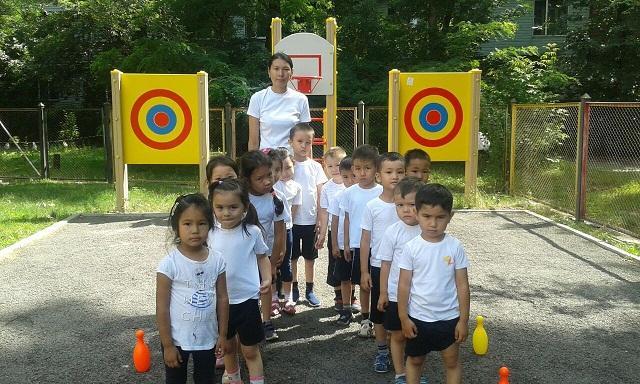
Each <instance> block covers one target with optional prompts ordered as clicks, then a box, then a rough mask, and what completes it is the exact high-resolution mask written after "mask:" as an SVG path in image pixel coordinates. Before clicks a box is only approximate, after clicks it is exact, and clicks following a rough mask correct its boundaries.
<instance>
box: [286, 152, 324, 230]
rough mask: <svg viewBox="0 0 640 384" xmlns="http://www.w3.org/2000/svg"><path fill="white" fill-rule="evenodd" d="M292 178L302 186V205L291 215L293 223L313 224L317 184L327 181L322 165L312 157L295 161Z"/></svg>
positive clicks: (315, 213) (316, 213)
mask: <svg viewBox="0 0 640 384" xmlns="http://www.w3.org/2000/svg"><path fill="white" fill-rule="evenodd" d="M293 167H294V173H293V179H294V180H295V181H296V182H298V184H300V187H302V205H301V206H300V208H299V209H298V211H297V212H296V214H295V216H294V217H293V224H296V225H314V224H315V223H316V217H317V215H318V212H316V210H317V207H318V185H322V184H324V183H325V182H326V181H327V175H325V174H324V170H323V169H322V165H320V163H318V162H317V161H315V160H313V159H309V158H308V159H307V160H305V161H296V162H295V164H294V166H293Z"/></svg>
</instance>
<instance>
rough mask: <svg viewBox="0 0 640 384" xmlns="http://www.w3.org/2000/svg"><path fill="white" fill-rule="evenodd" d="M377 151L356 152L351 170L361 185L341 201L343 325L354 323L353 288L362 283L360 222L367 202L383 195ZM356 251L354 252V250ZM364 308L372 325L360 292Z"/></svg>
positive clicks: (338, 272) (339, 267)
mask: <svg viewBox="0 0 640 384" xmlns="http://www.w3.org/2000/svg"><path fill="white" fill-rule="evenodd" d="M377 159H378V149H377V148H376V147H374V146H371V145H367V144H365V145H361V146H359V147H358V148H356V149H355V151H353V156H352V162H353V165H352V167H351V168H352V169H353V173H354V174H355V176H356V179H357V180H358V183H357V184H355V185H352V186H351V187H349V188H347V189H346V190H345V191H344V192H343V195H342V199H341V201H340V209H343V210H344V252H343V257H342V258H340V259H338V260H336V268H335V272H334V273H335V275H336V277H337V278H339V279H340V286H341V289H342V301H343V303H344V309H343V310H342V312H340V316H339V317H338V320H337V321H336V322H337V323H338V324H340V325H348V324H349V323H351V321H352V320H353V314H352V313H351V304H352V301H351V297H349V298H348V300H347V299H346V298H345V295H347V296H351V295H350V294H349V293H350V292H351V286H352V285H355V284H358V285H359V284H360V236H361V234H362V228H360V223H361V221H362V216H363V215H364V209H365V207H366V206H367V203H368V202H369V201H371V200H373V199H375V198H377V197H378V196H380V193H382V186H380V185H378V184H376V179H375V176H376V160H377ZM352 250H353V251H352ZM360 302H361V305H362V310H361V313H362V322H363V323H366V324H369V306H368V304H369V292H367V291H365V290H363V289H362V288H361V289H360Z"/></svg>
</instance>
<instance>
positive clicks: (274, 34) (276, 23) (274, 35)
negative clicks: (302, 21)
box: [271, 17, 282, 55]
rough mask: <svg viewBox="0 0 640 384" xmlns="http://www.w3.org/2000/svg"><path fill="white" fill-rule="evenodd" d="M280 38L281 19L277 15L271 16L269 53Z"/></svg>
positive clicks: (273, 51) (273, 50)
mask: <svg viewBox="0 0 640 384" xmlns="http://www.w3.org/2000/svg"><path fill="white" fill-rule="evenodd" d="M280 40H282V20H280V18H279V17H273V18H271V54H272V55H273V54H274V53H276V52H275V50H276V44H278V43H279V42H280Z"/></svg>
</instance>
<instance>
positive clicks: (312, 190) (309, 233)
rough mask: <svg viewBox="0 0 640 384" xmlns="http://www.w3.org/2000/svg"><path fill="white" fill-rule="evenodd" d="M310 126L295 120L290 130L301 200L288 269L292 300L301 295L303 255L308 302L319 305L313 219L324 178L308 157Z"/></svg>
mask: <svg viewBox="0 0 640 384" xmlns="http://www.w3.org/2000/svg"><path fill="white" fill-rule="evenodd" d="M313 135H314V132H313V128H311V126H310V125H309V124H307V123H298V124H296V125H295V126H294V127H293V128H291V132H290V134H289V145H291V149H292V150H293V160H294V161H295V164H294V174H293V179H294V180H295V181H296V182H297V183H298V184H300V186H301V187H302V204H301V205H300V208H299V209H298V210H297V212H296V214H295V215H294V216H293V229H292V232H293V248H292V249H293V250H292V253H291V267H292V268H291V269H292V273H293V281H294V283H293V294H292V296H293V301H294V302H296V301H297V300H298V298H299V296H300V291H299V288H298V283H297V276H298V259H299V258H300V256H302V257H303V258H304V272H305V280H306V290H305V298H306V299H307V302H308V304H309V306H311V307H319V306H320V300H319V299H318V297H317V296H316V294H315V293H314V291H313V279H314V270H313V269H314V264H315V259H317V258H318V250H317V249H316V247H315V243H316V221H317V210H318V200H319V199H320V191H321V188H322V185H323V184H324V183H325V182H326V181H327V176H326V175H325V174H324V170H323V169H322V166H321V165H320V164H319V163H318V162H316V161H315V160H313V159H312V158H310V157H309V154H310V153H311V144H312V143H313Z"/></svg>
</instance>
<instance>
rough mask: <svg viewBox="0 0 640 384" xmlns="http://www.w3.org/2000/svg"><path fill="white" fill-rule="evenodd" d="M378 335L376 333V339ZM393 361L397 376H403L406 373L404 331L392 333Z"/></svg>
mask: <svg viewBox="0 0 640 384" xmlns="http://www.w3.org/2000/svg"><path fill="white" fill-rule="evenodd" d="M377 337H378V333H377V331H376V338H377ZM390 344H391V345H390V348H391V360H392V361H393V370H394V371H395V372H396V375H403V374H404V373H405V371H404V345H405V339H404V336H402V331H391V343H390Z"/></svg>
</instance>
